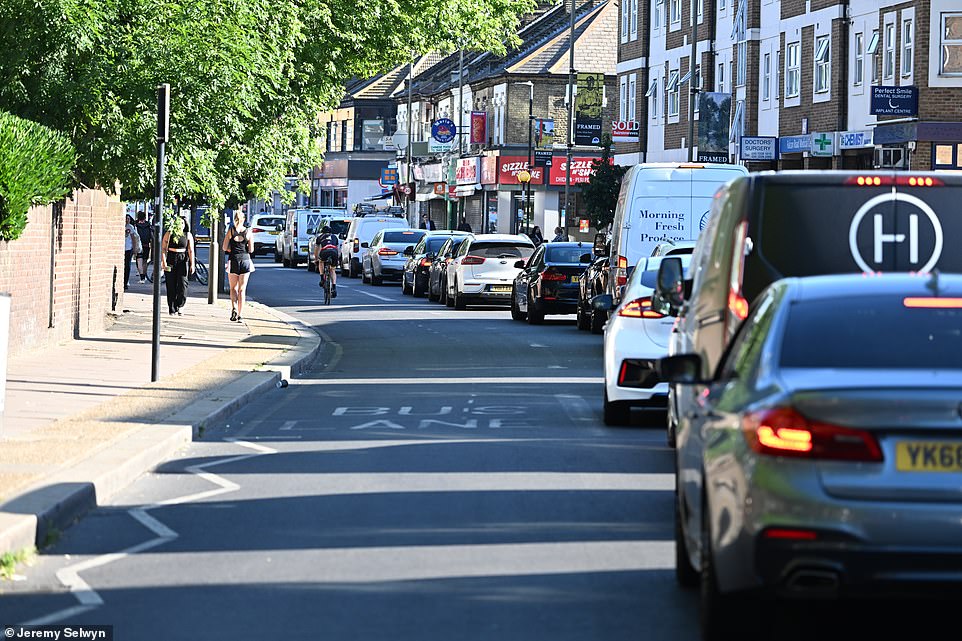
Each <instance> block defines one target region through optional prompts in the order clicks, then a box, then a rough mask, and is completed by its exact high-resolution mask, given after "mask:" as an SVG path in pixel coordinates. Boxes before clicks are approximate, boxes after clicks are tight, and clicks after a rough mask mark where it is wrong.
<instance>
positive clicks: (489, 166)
mask: <svg viewBox="0 0 962 641" xmlns="http://www.w3.org/2000/svg"><path fill="white" fill-rule="evenodd" d="M497 182H498V157H497V156H483V157H482V158H481V184H482V185H494V184H497Z"/></svg>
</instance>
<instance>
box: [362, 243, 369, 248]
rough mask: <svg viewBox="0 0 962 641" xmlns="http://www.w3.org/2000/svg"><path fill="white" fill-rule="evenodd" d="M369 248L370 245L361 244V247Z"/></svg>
mask: <svg viewBox="0 0 962 641" xmlns="http://www.w3.org/2000/svg"><path fill="white" fill-rule="evenodd" d="M370 246H371V244H370V243H361V247H370Z"/></svg>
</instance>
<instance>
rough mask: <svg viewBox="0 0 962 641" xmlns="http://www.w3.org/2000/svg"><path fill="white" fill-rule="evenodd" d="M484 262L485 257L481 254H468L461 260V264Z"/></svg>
mask: <svg viewBox="0 0 962 641" xmlns="http://www.w3.org/2000/svg"><path fill="white" fill-rule="evenodd" d="M483 262H484V259H483V258H482V257H480V256H472V255H470V254H468V255H467V256H465V257H464V259H463V260H462V261H461V264H462V265H480V264H481V263H483Z"/></svg>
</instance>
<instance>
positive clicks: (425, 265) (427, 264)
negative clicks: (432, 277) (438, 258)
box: [421, 258, 431, 267]
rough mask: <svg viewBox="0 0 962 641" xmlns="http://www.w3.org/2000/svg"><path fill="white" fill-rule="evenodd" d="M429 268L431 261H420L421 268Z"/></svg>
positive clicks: (425, 259)
mask: <svg viewBox="0 0 962 641" xmlns="http://www.w3.org/2000/svg"><path fill="white" fill-rule="evenodd" d="M430 266H431V259H429V258H422V259H421V267H430Z"/></svg>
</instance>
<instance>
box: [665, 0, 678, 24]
mask: <svg viewBox="0 0 962 641" xmlns="http://www.w3.org/2000/svg"><path fill="white" fill-rule="evenodd" d="M668 17H669V19H670V20H671V24H681V0H668Z"/></svg>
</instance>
